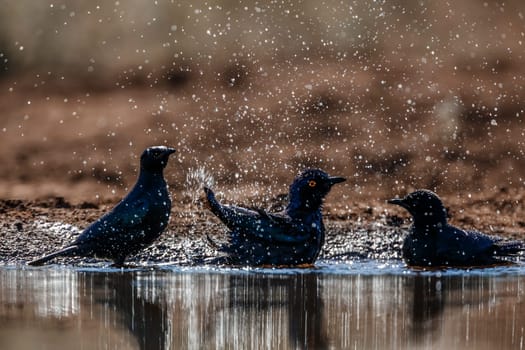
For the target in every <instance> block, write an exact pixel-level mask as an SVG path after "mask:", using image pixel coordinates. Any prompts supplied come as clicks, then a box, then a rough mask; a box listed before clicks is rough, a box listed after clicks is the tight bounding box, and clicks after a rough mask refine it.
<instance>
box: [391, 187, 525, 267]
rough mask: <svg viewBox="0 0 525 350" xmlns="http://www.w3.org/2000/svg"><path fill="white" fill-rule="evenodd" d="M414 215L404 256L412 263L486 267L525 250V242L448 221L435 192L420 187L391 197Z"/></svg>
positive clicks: (404, 246) (502, 262) (405, 244)
mask: <svg viewBox="0 0 525 350" xmlns="http://www.w3.org/2000/svg"><path fill="white" fill-rule="evenodd" d="M388 203H390V204H396V205H399V206H401V207H403V208H405V209H406V210H408V212H409V213H410V214H411V215H412V217H413V220H414V222H413V224H412V226H411V228H410V232H409V234H408V236H407V237H405V240H404V242H403V258H404V259H405V261H406V263H407V264H408V265H412V266H423V267H428V266H434V267H435V266H458V267H461V266H463V267H465V266H486V265H497V264H504V263H508V262H507V261H505V260H502V259H501V258H505V257H509V256H512V255H516V254H517V253H519V252H520V251H522V250H524V248H525V246H524V244H523V242H518V241H504V240H503V239H502V238H500V237H494V236H488V235H486V234H483V233H481V232H477V231H466V230H462V229H460V228H457V227H455V226H452V225H450V224H448V223H447V211H446V209H445V207H444V205H443V202H441V199H439V197H438V196H437V195H436V194H435V193H434V192H432V191H429V190H418V191H415V192H412V193H410V194H409V195H407V196H406V197H405V198H402V199H399V198H396V199H391V200H389V201H388Z"/></svg>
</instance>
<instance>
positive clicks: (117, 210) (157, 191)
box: [29, 146, 175, 266]
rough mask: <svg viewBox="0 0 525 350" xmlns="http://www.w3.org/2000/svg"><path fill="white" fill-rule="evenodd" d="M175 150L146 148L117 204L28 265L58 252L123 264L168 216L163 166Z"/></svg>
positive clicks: (161, 227)
mask: <svg viewBox="0 0 525 350" xmlns="http://www.w3.org/2000/svg"><path fill="white" fill-rule="evenodd" d="M174 152H175V149H173V148H168V147H165V146H155V147H150V148H147V149H146V150H145V151H144V152H143V153H142V156H141V157H140V174H139V177H138V180H137V183H136V184H135V186H134V187H133V189H132V190H131V192H129V193H128V195H127V196H126V197H125V198H124V199H123V200H122V201H121V202H120V203H119V204H117V205H116V206H115V207H114V208H113V209H112V210H111V211H110V212H108V213H106V214H105V215H104V216H102V217H101V218H100V219H98V220H97V221H95V222H94V223H92V224H91V225H90V226H88V227H87V228H86V229H85V230H84V231H83V232H82V233H81V234H80V236H78V238H77V239H76V240H75V241H74V242H73V243H71V244H70V245H68V246H66V247H65V248H63V249H61V250H59V251H57V252H54V253H51V254H49V255H46V256H44V257H42V258H40V259H36V260H34V261H31V262H30V263H29V265H41V264H43V263H45V262H47V261H49V260H51V259H53V258H55V257H57V256H84V257H97V258H102V259H110V260H113V261H114V262H115V265H116V266H122V265H123V264H124V260H125V259H126V257H127V256H129V255H131V254H135V253H137V252H138V251H140V250H141V249H143V248H144V247H146V246H148V245H150V244H151V243H153V241H154V240H155V239H157V238H158V237H159V236H160V234H161V233H162V231H164V229H165V228H166V226H167V225H168V221H169V217H170V212H171V199H170V196H169V193H168V186H167V184H166V181H165V180H164V176H163V170H164V168H165V167H166V164H167V163H168V159H169V156H170V154H172V153H174Z"/></svg>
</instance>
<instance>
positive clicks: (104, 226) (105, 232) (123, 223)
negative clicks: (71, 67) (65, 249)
mask: <svg viewBox="0 0 525 350" xmlns="http://www.w3.org/2000/svg"><path fill="white" fill-rule="evenodd" d="M149 209H150V200H149V199H148V198H147V197H146V196H141V197H137V198H136V199H134V200H129V199H128V200H123V201H121V202H120V203H119V204H118V205H117V206H116V207H115V208H113V210H111V211H110V212H108V213H106V214H105V215H104V216H102V217H101V218H100V219H98V220H97V221H95V222H94V223H93V224H91V225H90V226H88V227H87V228H86V229H85V230H84V232H83V233H82V234H81V235H80V236H79V237H78V238H77V240H76V241H75V242H74V243H73V244H77V245H79V244H83V243H87V242H89V241H91V240H92V239H99V238H100V237H102V236H104V237H109V236H111V237H114V238H117V237H118V236H120V235H122V234H129V233H132V232H133V231H135V230H137V228H140V227H141V226H142V225H143V224H144V221H145V218H146V216H147V215H148V212H149Z"/></svg>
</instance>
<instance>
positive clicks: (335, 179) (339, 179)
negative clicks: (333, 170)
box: [328, 176, 346, 186]
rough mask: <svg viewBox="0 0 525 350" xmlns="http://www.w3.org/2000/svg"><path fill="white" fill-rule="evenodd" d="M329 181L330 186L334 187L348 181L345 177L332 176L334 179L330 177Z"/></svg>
mask: <svg viewBox="0 0 525 350" xmlns="http://www.w3.org/2000/svg"><path fill="white" fill-rule="evenodd" d="M328 181H329V182H330V186H333V185H335V184H338V183H340V182H344V181H346V179H345V178H344V177H338V176H332V177H330V178H329V179H328Z"/></svg>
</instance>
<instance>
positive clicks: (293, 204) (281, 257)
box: [204, 169, 345, 266]
mask: <svg viewBox="0 0 525 350" xmlns="http://www.w3.org/2000/svg"><path fill="white" fill-rule="evenodd" d="M343 181H345V179H344V178H342V177H330V176H328V174H327V173H325V172H324V171H322V170H319V169H308V170H305V171H303V172H302V173H301V174H300V175H299V176H298V177H296V178H295V180H294V181H293V183H292V184H291V185H290V192H289V204H288V206H287V207H286V209H285V210H284V211H283V212H280V213H274V214H272V213H268V212H266V211H264V210H248V209H245V208H240V207H237V206H228V205H222V204H220V203H219V202H218V201H217V200H216V198H215V195H214V193H213V191H212V190H210V189H209V188H204V191H205V193H206V199H207V201H208V204H209V206H210V209H211V211H212V213H213V214H215V215H216V216H217V217H218V218H219V219H220V220H221V221H222V222H223V223H224V224H225V225H226V226H227V227H228V228H229V229H230V230H231V232H230V235H229V242H228V243H226V244H223V245H222V246H221V247H220V248H219V250H220V251H222V252H224V253H226V256H225V257H223V258H222V259H219V260H218V262H219V263H224V264H229V265H248V266H264V265H269V266H294V265H295V266H296V265H311V264H313V263H314V262H315V260H316V259H317V257H318V256H319V252H320V251H321V247H322V246H323V244H324V238H325V229H324V225H323V217H322V214H321V208H322V204H323V199H324V197H325V196H326V195H327V194H328V192H329V191H330V189H331V188H332V186H333V185H335V184H337V183H340V182H343Z"/></svg>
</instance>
